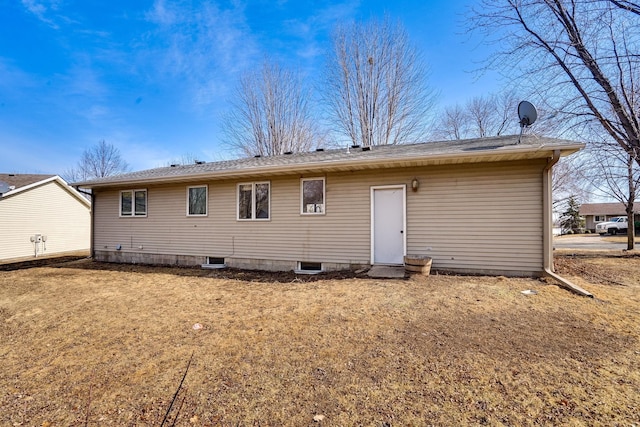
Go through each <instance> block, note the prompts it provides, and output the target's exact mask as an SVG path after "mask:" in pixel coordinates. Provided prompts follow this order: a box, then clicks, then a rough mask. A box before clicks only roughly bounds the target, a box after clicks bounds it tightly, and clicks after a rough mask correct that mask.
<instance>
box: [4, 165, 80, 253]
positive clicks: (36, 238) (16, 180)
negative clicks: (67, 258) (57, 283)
mask: <svg viewBox="0 0 640 427" xmlns="http://www.w3.org/2000/svg"><path fill="white" fill-rule="evenodd" d="M90 228H91V203H90V202H89V201H88V200H87V199H86V198H84V197H83V196H82V195H81V194H80V193H78V192H77V191H76V190H75V189H73V188H72V187H70V186H69V185H68V184H67V183H66V182H65V181H64V180H63V179H62V178H60V177H59V176H56V175H28V174H0V236H1V238H0V261H7V260H18V259H23V258H31V257H35V256H41V255H55V254H64V253H70V252H76V251H80V250H85V251H88V250H89V247H90V242H89V239H90V236H91V233H90Z"/></svg>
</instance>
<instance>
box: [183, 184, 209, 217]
mask: <svg viewBox="0 0 640 427" xmlns="http://www.w3.org/2000/svg"><path fill="white" fill-rule="evenodd" d="M187 215H188V216H207V186H206V185H194V186H191V187H187Z"/></svg>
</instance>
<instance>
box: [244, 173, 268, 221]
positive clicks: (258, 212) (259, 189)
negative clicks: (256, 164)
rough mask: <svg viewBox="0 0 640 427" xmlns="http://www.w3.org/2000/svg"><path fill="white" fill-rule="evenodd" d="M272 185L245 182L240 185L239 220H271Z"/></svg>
mask: <svg viewBox="0 0 640 427" xmlns="http://www.w3.org/2000/svg"><path fill="white" fill-rule="evenodd" d="M270 205H271V183H269V182H268V181H267V182H245V183H241V184H238V219H239V220H269V219H270V218H271V213H270Z"/></svg>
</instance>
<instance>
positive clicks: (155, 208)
mask: <svg viewBox="0 0 640 427" xmlns="http://www.w3.org/2000/svg"><path fill="white" fill-rule="evenodd" d="M544 165H545V162H544V160H535V161H526V162H525V161H519V162H503V163H484V164H473V165H464V166H455V167H452V166H436V167H420V168H401V169H390V170H384V171H382V172H381V171H358V172H343V173H328V174H326V175H318V174H316V175H305V176H304V177H305V178H311V177H314V176H324V177H325V178H326V214H325V215H317V216H316V215H301V214H300V178H301V177H302V176H300V175H296V176H291V177H277V178H273V179H271V180H270V182H271V219H270V220H269V221H237V220H236V197H237V196H236V192H237V184H238V183H239V182H248V181H250V180H243V181H237V180H234V181H222V182H221V181H210V182H208V181H206V180H205V181H198V182H189V183H185V184H181V185H164V186H149V187H147V190H148V194H147V198H148V206H147V212H148V214H147V215H148V216H147V217H145V218H120V217H119V212H118V209H119V204H118V198H119V190H124V189H128V188H121V189H120V188H119V189H117V190H115V189H114V190H102V191H98V192H96V198H95V207H94V209H95V215H96V217H95V228H96V229H95V249H96V250H100V251H105V250H106V251H112V250H115V247H116V245H122V251H125V252H126V251H132V252H144V253H153V254H176V255H193V256H212V257H224V258H229V257H235V258H253V259H262V260H289V261H311V262H326V263H348V264H368V263H370V261H371V260H370V257H371V246H370V239H371V224H370V222H371V221H370V209H371V208H370V194H371V193H370V189H371V187H372V186H380V185H398V184H401V185H406V186H407V230H406V233H407V252H408V253H412V254H425V255H428V256H431V257H433V260H434V261H433V268H436V269H448V270H461V271H466V270H472V271H477V272H482V271H486V272H494V271H495V272H506V273H508V272H514V273H518V272H525V273H526V272H537V271H541V270H542V226H543V212H542V169H543V167H544ZM413 178H417V179H418V180H419V181H420V188H419V190H418V191H417V192H413V191H411V180H412V179H413ZM256 181H264V179H257V180H256ZM199 184H207V185H208V189H209V196H208V199H209V203H208V215H207V216H206V217H188V216H187V215H186V203H187V199H186V194H187V193H186V188H187V186H189V185H199ZM136 188H140V187H139V186H138V187H136ZM140 246H142V249H140V248H139V247H140Z"/></svg>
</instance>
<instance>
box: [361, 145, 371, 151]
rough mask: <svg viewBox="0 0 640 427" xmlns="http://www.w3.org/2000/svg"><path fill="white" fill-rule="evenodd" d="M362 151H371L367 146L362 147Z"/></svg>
mask: <svg viewBox="0 0 640 427" xmlns="http://www.w3.org/2000/svg"><path fill="white" fill-rule="evenodd" d="M362 151H371V146H370V145H367V146H366V147H362Z"/></svg>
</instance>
